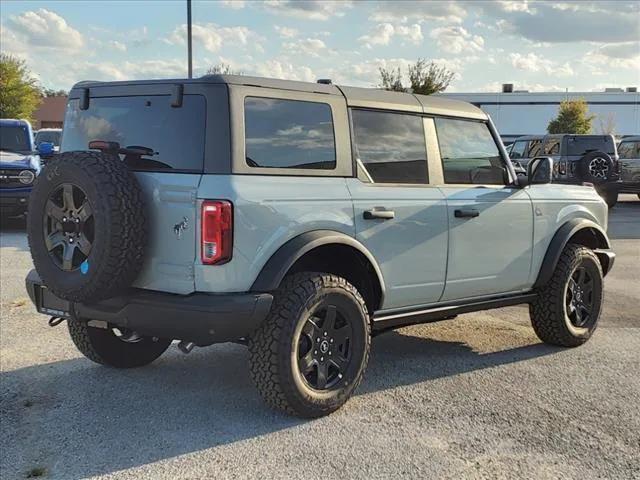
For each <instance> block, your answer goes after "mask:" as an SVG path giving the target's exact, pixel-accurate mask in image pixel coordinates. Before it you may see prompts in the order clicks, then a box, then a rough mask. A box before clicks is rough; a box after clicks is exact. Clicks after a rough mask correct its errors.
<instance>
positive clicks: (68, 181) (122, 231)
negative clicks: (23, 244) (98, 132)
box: [27, 151, 147, 303]
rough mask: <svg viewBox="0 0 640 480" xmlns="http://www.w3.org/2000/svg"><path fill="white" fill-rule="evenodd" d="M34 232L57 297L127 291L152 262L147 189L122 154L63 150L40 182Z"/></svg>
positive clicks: (31, 221) (30, 231) (91, 297)
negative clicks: (146, 257)
mask: <svg viewBox="0 0 640 480" xmlns="http://www.w3.org/2000/svg"><path fill="white" fill-rule="evenodd" d="M27 235H28V238H29V249H30V251H31V258H32V259H33V264H34V266H35V268H36V270H37V272H38V274H39V275H40V278H41V279H42V282H43V283H44V285H46V287H47V288H48V289H49V290H50V291H51V293H53V294H54V295H55V296H57V297H59V298H63V299H66V300H70V301H72V302H83V303H89V302H95V301H99V300H103V299H107V298H110V297H113V296H115V295H119V294H120V293H122V292H123V291H124V290H125V289H126V288H128V287H130V286H131V284H132V283H133V282H134V280H135V279H136V277H137V276H138V274H139V273H140V271H141V270H142V265H143V262H144V251H145V249H146V245H147V215H146V208H145V204H144V196H143V191H142V189H141V187H140V185H139V183H138V181H137V179H136V177H135V176H134V174H133V173H132V172H131V171H129V169H128V168H127V166H126V165H125V164H124V163H123V162H122V161H121V160H120V157H118V156H117V155H112V154H108V153H103V152H92V151H78V152H64V153H61V154H60V155H57V156H56V158H55V159H53V160H51V162H49V163H47V165H46V166H45V167H44V169H43V170H42V171H41V172H40V175H38V177H37V179H36V181H35V183H34V186H33V189H32V191H31V194H30V196H29V215H28V217H27Z"/></svg>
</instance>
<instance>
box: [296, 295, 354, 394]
mask: <svg viewBox="0 0 640 480" xmlns="http://www.w3.org/2000/svg"><path fill="white" fill-rule="evenodd" d="M352 336H353V332H352V326H351V323H350V321H349V320H348V317H347V316H346V315H343V314H342V313H341V312H340V311H339V310H338V309H337V307H336V305H332V304H322V305H320V306H318V307H317V308H316V310H315V311H314V312H313V314H312V315H311V317H310V318H309V319H308V320H307V321H306V323H305V324H304V326H303V327H302V331H301V332H300V336H299V338H298V355H297V358H298V370H299V372H300V375H301V376H302V378H304V380H305V382H306V383H307V384H308V385H309V386H310V387H311V388H313V389H315V390H330V389H332V388H333V387H334V386H335V385H336V384H337V383H339V382H340V380H341V379H342V378H343V377H344V375H345V372H346V371H347V369H348V367H349V364H350V361H351V357H352V355H351V348H350V347H351V345H350V344H351V341H352Z"/></svg>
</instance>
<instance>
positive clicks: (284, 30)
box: [273, 25, 299, 38]
mask: <svg viewBox="0 0 640 480" xmlns="http://www.w3.org/2000/svg"><path fill="white" fill-rule="evenodd" d="M273 28H274V29H275V31H276V32H278V34H279V35H280V36H281V37H282V38H294V37H297V36H298V33H299V32H298V29H297V28H290V27H281V26H279V25H274V27H273Z"/></svg>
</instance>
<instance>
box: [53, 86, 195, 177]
mask: <svg viewBox="0 0 640 480" xmlns="http://www.w3.org/2000/svg"><path fill="white" fill-rule="evenodd" d="M204 137H205V99H204V96H202V95H185V96H184V100H183V104H182V107H180V108H173V107H171V98H170V97H169V95H158V96H128V97H98V98H92V99H91V102H90V103H89V109H88V110H80V108H79V103H78V100H71V101H70V102H69V106H68V107H67V112H66V114H65V119H64V135H63V136H62V146H61V151H63V152H68V151H71V150H87V149H88V148H89V142H92V141H96V140H103V141H106V142H116V143H118V145H119V146H120V148H121V149H127V150H128V151H125V152H122V151H121V155H120V157H121V158H122V160H123V161H124V162H125V163H127V165H128V166H129V168H131V169H132V170H166V169H175V170H182V171H187V172H191V171H198V172H201V171H202V169H203V163H204Z"/></svg>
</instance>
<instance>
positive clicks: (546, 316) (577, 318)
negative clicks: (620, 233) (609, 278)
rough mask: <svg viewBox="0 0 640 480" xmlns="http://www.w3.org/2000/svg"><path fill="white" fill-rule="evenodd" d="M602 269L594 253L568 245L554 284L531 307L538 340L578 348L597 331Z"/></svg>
mask: <svg viewBox="0 0 640 480" xmlns="http://www.w3.org/2000/svg"><path fill="white" fill-rule="evenodd" d="M603 283H604V282H603V274H602V266H601V265H600V261H599V260H598V257H596V255H595V254H594V253H593V251H592V250H591V249H589V248H587V247H583V246H582V245H575V244H569V245H567V246H566V247H565V249H564V250H563V252H562V255H561V256H560V260H558V265H557V266H556V270H555V272H553V275H552V277H551V280H549V282H548V283H547V284H546V285H545V286H544V287H542V288H541V289H540V290H539V292H538V298H537V299H536V301H535V302H533V303H532V304H531V305H530V306H529V314H530V316H531V324H532V325H533V329H534V330H535V332H536V335H538V338H540V340H542V341H543V342H545V343H548V344H551V345H558V346H562V347H577V346H578V345H582V344H583V343H584V342H586V341H587V340H589V338H590V337H591V335H592V334H593V332H594V331H595V329H596V327H597V325H598V320H599V318H600V312H601V311H602V299H603Z"/></svg>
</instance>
